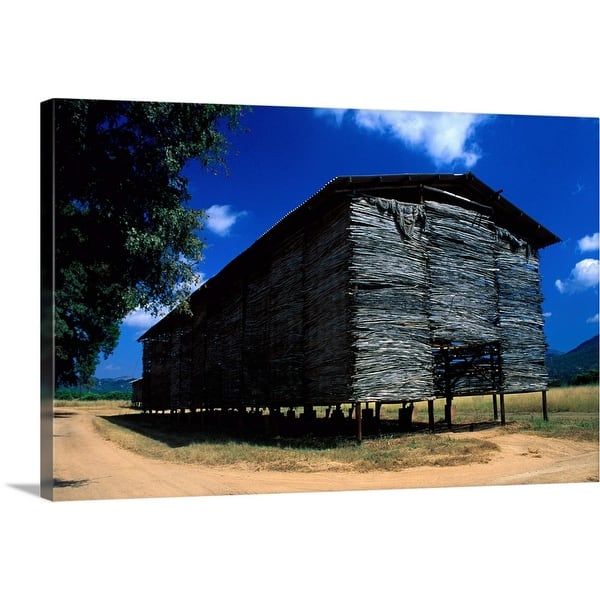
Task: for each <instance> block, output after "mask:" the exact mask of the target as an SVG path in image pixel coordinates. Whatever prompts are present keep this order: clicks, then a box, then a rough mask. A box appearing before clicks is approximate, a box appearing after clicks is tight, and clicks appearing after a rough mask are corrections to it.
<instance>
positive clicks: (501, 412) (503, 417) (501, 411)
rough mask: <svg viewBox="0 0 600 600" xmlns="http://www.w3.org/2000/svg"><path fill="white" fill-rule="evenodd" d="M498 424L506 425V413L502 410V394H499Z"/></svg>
mask: <svg viewBox="0 0 600 600" xmlns="http://www.w3.org/2000/svg"><path fill="white" fill-rule="evenodd" d="M500 423H501V424H502V425H506V412H505V410H504V394H500Z"/></svg>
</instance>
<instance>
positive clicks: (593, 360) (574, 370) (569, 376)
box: [546, 335, 600, 385]
mask: <svg viewBox="0 0 600 600" xmlns="http://www.w3.org/2000/svg"><path fill="white" fill-rule="evenodd" d="M599 344H600V337H599V336H597V335H595V336H594V337H592V338H590V339H589V340H587V341H585V342H583V343H582V344H579V346H577V347H576V348H573V350H569V352H564V353H557V352H556V351H549V352H548V353H547V354H546V366H547V368H548V375H549V377H550V381H551V382H552V383H557V384H563V385H564V384H569V383H571V384H572V383H591V382H592V381H598V355H599Z"/></svg>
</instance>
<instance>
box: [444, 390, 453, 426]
mask: <svg viewBox="0 0 600 600" xmlns="http://www.w3.org/2000/svg"><path fill="white" fill-rule="evenodd" d="M444 412H445V415H444V416H445V417H446V424H447V425H448V429H452V394H447V395H446V406H444Z"/></svg>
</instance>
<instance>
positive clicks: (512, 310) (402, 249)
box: [141, 194, 547, 409]
mask: <svg viewBox="0 0 600 600" xmlns="http://www.w3.org/2000/svg"><path fill="white" fill-rule="evenodd" d="M191 301H192V309H193V312H194V315H193V317H191V318H190V317H184V316H182V317H178V318H172V317H171V318H169V317H168V318H167V319H165V320H164V321H163V322H162V324H160V326H159V327H158V328H156V329H155V330H151V331H152V335H148V336H147V337H146V338H144V359H143V360H144V365H143V367H144V375H143V382H142V384H141V385H142V391H143V394H142V396H143V400H144V404H145V406H146V407H147V408H152V409H160V408H162V409H164V408H173V409H180V408H187V407H200V408H211V407H212V408H218V407H224V408H227V407H242V406H243V407H266V406H272V407H286V406H291V407H295V406H301V405H310V404H321V405H327V404H337V403H342V402H348V401H371V400H373V401H378V402H409V401H419V400H428V399H431V398H434V397H436V396H440V395H444V394H446V393H448V392H450V393H451V394H452V395H464V394H477V393H490V392H513V391H530V390H542V389H545V387H546V384H547V377H546V373H545V365H544V353H545V343H544V334H543V318H542V314H541V295H540V281H539V261H538V256H537V253H536V252H535V250H533V249H532V248H531V247H530V246H529V245H528V244H527V243H526V242H525V241H524V240H521V239H519V238H518V237H516V236H514V235H513V234H511V233H509V232H508V231H506V230H505V229H502V228H499V227H497V226H496V224H495V223H494V221H493V215H490V214H487V213H486V212H485V211H481V210H476V209H474V208H472V207H465V206H462V205H458V204H457V203H456V202H452V203H451V202H442V201H439V198H437V196H436V195H435V194H425V197H423V198H422V199H421V201H420V202H418V201H417V202H416V201H415V200H414V194H413V195H412V196H411V199H410V201H406V202H404V201H399V200H396V199H393V200H392V199H386V198H380V197H372V196H367V195H362V196H361V195H357V196H354V197H350V196H344V197H337V198H336V199H332V200H331V202H329V203H322V204H320V205H319V211H318V212H317V213H316V214H314V215H312V218H309V217H308V216H306V214H304V218H302V219H296V221H295V223H294V226H293V227H286V228H280V229H278V230H277V235H271V237H270V238H269V239H268V243H267V242H265V240H263V241H262V242H261V244H260V245H259V246H257V248H255V249H254V251H253V253H251V254H248V255H247V256H246V257H245V259H244V260H238V261H237V262H234V264H233V266H231V267H227V268H226V269H225V270H224V271H223V272H222V273H221V274H219V275H218V276H216V277H215V278H214V279H213V280H211V281H209V282H208V283H207V284H206V285H205V286H204V288H203V289H201V290H199V292H196V294H194V295H193V296H192V299H191Z"/></svg>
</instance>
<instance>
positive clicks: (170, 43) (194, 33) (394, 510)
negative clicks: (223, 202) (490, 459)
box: [0, 0, 600, 599]
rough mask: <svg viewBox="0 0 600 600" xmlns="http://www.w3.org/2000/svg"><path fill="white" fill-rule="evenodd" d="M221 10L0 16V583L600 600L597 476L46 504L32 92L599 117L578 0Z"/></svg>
mask: <svg viewBox="0 0 600 600" xmlns="http://www.w3.org/2000/svg"><path fill="white" fill-rule="evenodd" d="M212 4H214V6H212ZM212 4H211V6H210V7H208V8H207V7H206V6H205V5H204V4H203V3H186V2H182V1H179V0H171V2H168V3H162V2H156V1H147V2H145V3H127V2H125V1H120V2H114V1H112V0H107V1H105V2H102V3H98V4H94V5H93V7H92V8H84V7H87V6H88V4H84V3H81V2H66V1H55V2H48V3H40V4H39V5H38V4H36V3H32V2H21V3H19V4H18V5H17V4H16V3H14V4H11V3H4V4H3V7H2V9H0V10H1V12H2V14H1V17H0V28H1V34H2V35H0V44H2V48H1V50H2V54H1V56H2V75H3V86H2V87H3V90H4V91H3V95H2V113H1V114H2V143H1V145H0V146H1V152H2V160H1V161H0V165H1V166H2V184H3V186H2V187H3V197H2V208H3V218H2V219H1V227H2V235H1V239H2V244H3V247H2V275H3V281H4V286H3V294H2V316H3V336H2V344H1V348H2V349H1V352H2V361H1V363H0V364H2V374H3V385H2V391H3V397H2V400H3V402H4V410H3V412H2V417H3V421H4V422H3V423H2V426H1V427H2V436H1V437H0V439H1V444H2V446H1V454H0V461H1V465H2V467H1V468H2V482H1V483H0V495H1V496H0V498H1V504H0V507H1V508H0V515H1V516H0V519H1V522H0V549H1V550H2V554H3V558H2V560H1V561H0V586H1V587H2V588H4V589H3V591H2V592H1V595H2V596H3V597H5V598H17V597H43V596H44V595H47V596H48V597H50V598H54V597H56V598H65V599H66V598H105V597H114V598H122V597H127V596H129V597H132V598H133V597H135V598H141V597H144V598H166V597H170V598H183V597H189V596H191V597H203V598H235V597H238V596H240V595H244V596H246V597H248V596H249V597H257V598H276V597H277V598H307V597H309V598H313V597H314V598H321V597H325V596H329V597H332V598H354V597H356V598H358V597H369V598H380V597H388V596H392V597H399V596H401V595H404V593H405V591H407V590H408V591H410V592H411V593H412V595H415V596H417V597H421V596H424V597H431V596H433V595H435V594H438V593H440V594H441V593H443V594H444V595H445V596H448V595H449V596H450V597H460V598H481V597H485V598H489V597H492V598H495V597H505V596H506V595H508V594H513V595H514V597H527V596H531V595H533V594H535V597H539V598H554V597H569V598H585V597H592V596H594V595H595V594H596V593H597V589H596V588H597V573H596V570H597V566H598V565H597V557H598V540H599V539H600V538H599V533H600V527H599V522H600V520H599V515H598V506H599V502H598V501H599V489H600V488H599V484H581V485H544V486H515V487H504V488H464V489H452V490H445V491H442V490H404V491H397V492H393V491H392V492H369V493H365V492H361V493H331V494H304V495H273V496H248V497H225V498H185V499H164V500H135V501H134V500H123V501H88V502H72V503H51V502H47V501H44V500H41V499H40V498H39V497H38V496H37V487H36V486H37V483H38V479H39V466H38V465H39V434H38V431H39V367H38V365H39V260H38V256H39V103H40V102H41V101H42V100H45V99H47V98H52V97H89V98H130V99H144V100H175V101H178V100H185V101H198V102H207V101H216V102H231V103H246V104H269V105H300V106H331V107H339V106H344V107H360V108H395V109H417V110H444V111H449V110H458V111H466V112H471V111H474V112H492V113H519V114H559V115H576V116H594V117H597V116H598V115H599V114H600V110H599V108H600V95H599V92H598V69H597V57H598V56H599V55H600V51H599V50H600V49H599V43H598V31H597V21H596V20H595V18H594V16H593V12H592V8H591V7H592V3H589V2H582V1H578V0H575V1H573V0H572V1H571V2H569V3H568V4H565V3H557V2H546V3H529V4H526V3H524V2H518V3H517V2H514V3H513V2H503V3H498V4H491V3H483V2H480V3H471V2H466V1H459V2H452V3H444V2H429V1H421V2H419V3H418V7H417V8H404V7H402V8H395V9H393V10H392V9H390V8H389V7H390V6H391V5H392V4H391V3H387V2H380V1H379V0H371V1H370V2H365V3H357V2H350V1H345V2H326V1H321V2H313V1H307V0H305V1H304V2H302V3H283V2H282V3H279V4H274V5H273V6H272V5H271V3H267V2H263V1H258V2H257V1H255V2H246V3H244V2H238V1H236V2H228V1H220V2H218V3H217V2H214V3H212ZM416 4H417V3H415V5H416ZM197 5H200V6H199V7H198V6H197ZM17 6H18V7H17ZM190 7H196V8H193V9H192V8H190ZM534 7H539V9H537V8H534ZM565 7H566V8H565ZM567 8H568V12H566V11H567ZM524 168H526V165H524ZM32 594H33V596H32Z"/></svg>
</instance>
